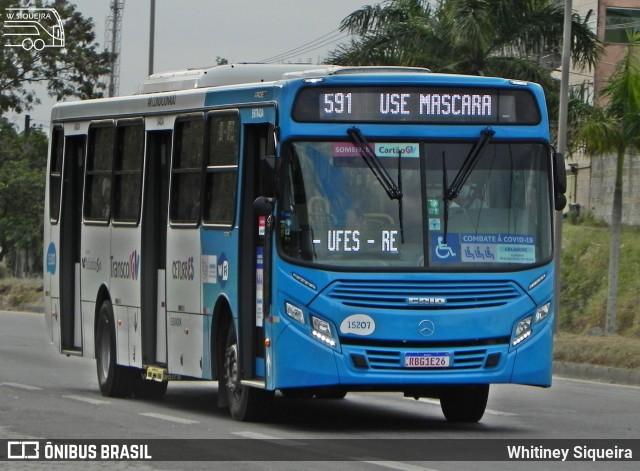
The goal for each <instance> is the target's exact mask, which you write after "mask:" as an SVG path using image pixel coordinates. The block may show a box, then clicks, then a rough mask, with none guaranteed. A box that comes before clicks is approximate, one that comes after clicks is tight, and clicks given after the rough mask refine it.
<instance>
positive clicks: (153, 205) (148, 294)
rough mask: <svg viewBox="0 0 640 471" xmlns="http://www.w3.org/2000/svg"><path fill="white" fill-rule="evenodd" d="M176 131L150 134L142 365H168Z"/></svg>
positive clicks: (143, 254)
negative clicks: (169, 228) (172, 164)
mask: <svg viewBox="0 0 640 471" xmlns="http://www.w3.org/2000/svg"><path fill="white" fill-rule="evenodd" d="M171 136H172V131H149V132H147V155H146V170H145V179H144V187H143V188H144V189H143V209H142V243H141V249H140V250H141V259H142V267H141V273H140V289H141V293H140V300H141V311H142V363H143V365H152V364H158V363H160V364H166V363H167V324H166V313H167V310H166V301H165V298H166V296H165V273H166V268H167V257H166V253H167V203H168V200H169V161H170V156H171Z"/></svg>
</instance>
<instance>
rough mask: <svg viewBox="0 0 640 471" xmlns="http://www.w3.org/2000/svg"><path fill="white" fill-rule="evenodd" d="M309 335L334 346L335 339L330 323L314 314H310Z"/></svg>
mask: <svg viewBox="0 0 640 471" xmlns="http://www.w3.org/2000/svg"><path fill="white" fill-rule="evenodd" d="M311 327H312V329H311V335H313V336H314V337H315V338H316V339H318V340H320V341H321V342H323V343H326V344H327V345H329V346H331V347H335V346H336V340H335V338H334V337H333V331H332V329H331V324H329V323H328V322H327V321H325V320H322V319H319V318H317V317H315V316H311Z"/></svg>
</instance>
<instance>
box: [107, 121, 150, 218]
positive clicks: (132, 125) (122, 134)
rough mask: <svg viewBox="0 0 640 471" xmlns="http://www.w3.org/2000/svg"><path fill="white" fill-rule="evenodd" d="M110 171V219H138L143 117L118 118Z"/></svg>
mask: <svg viewBox="0 0 640 471" xmlns="http://www.w3.org/2000/svg"><path fill="white" fill-rule="evenodd" d="M117 129H118V132H117V139H116V158H115V164H114V167H115V168H114V174H113V192H114V195H113V219H114V221H120V222H133V223H137V222H138V219H139V218H140V200H141V198H140V196H141V194H142V162H143V158H142V157H143V151H144V125H143V122H142V121H135V122H131V121H129V122H127V121H125V122H124V123H122V124H121V122H120V121H119V122H118V128H117Z"/></svg>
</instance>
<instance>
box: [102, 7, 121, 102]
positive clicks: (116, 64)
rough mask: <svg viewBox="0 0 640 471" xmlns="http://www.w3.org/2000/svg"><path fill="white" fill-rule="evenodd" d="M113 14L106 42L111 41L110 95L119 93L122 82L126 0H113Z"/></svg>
mask: <svg viewBox="0 0 640 471" xmlns="http://www.w3.org/2000/svg"><path fill="white" fill-rule="evenodd" d="M110 8H111V16H109V17H108V18H107V25H106V26H107V27H106V34H107V38H106V39H105V42H107V43H111V53H112V54H113V59H112V61H111V74H110V76H109V96H110V97H113V96H116V95H117V94H118V87H119V84H120V38H121V36H122V12H123V10H124V0H111V7H110Z"/></svg>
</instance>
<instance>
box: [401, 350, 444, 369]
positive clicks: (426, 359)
mask: <svg viewBox="0 0 640 471" xmlns="http://www.w3.org/2000/svg"><path fill="white" fill-rule="evenodd" d="M450 358H451V356H450V355H449V354H448V353H405V355H404V367H405V368H447V367H448V366H449V360H450Z"/></svg>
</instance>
